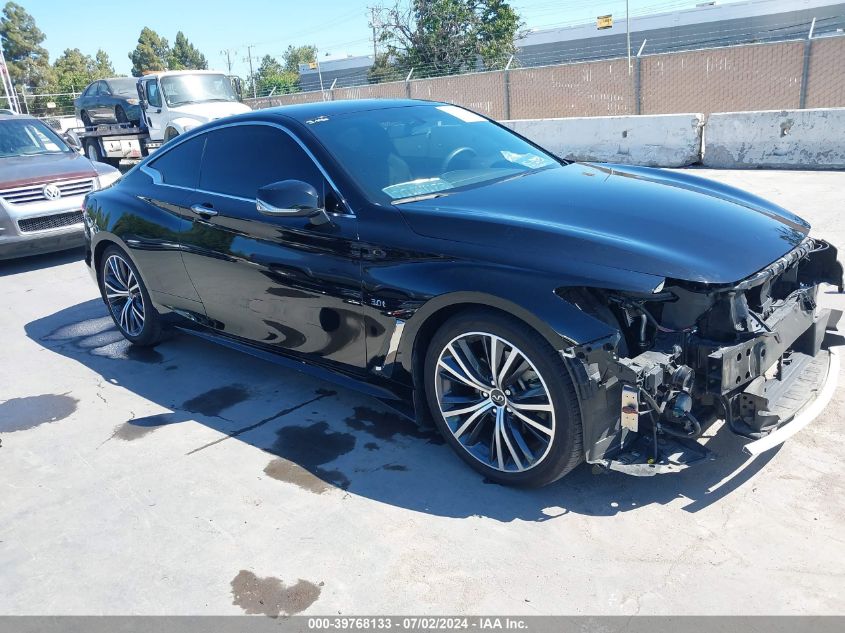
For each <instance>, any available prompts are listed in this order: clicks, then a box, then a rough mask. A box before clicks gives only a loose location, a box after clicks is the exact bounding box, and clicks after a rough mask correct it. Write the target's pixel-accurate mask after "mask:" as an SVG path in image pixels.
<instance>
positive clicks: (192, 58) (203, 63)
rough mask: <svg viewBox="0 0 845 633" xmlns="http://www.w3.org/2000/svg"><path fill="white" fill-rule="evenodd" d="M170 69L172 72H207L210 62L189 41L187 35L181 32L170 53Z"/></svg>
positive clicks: (177, 34)
mask: <svg viewBox="0 0 845 633" xmlns="http://www.w3.org/2000/svg"><path fill="white" fill-rule="evenodd" d="M169 67H170V70H206V69H208V60H206V58H205V55H203V54H202V53H200V52H199V50H197V48H196V47H195V46H194V45H193V44H191V43H190V42H189V41H188V38H187V37H185V34H184V33H183V32H182V31H179V32H178V33H176V40H174V42H173V48H172V49H171V51H170V64H169Z"/></svg>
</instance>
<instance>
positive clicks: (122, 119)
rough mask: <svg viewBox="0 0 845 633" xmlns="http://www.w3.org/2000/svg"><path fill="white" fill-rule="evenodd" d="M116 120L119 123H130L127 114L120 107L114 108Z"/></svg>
mask: <svg viewBox="0 0 845 633" xmlns="http://www.w3.org/2000/svg"><path fill="white" fill-rule="evenodd" d="M114 120H115V121H117V122H118V123H129V117H128V116H126V112H125V111H124V109H123V108H122V107H120V106H119V105H118V106H115V107H114Z"/></svg>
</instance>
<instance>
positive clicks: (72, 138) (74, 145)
mask: <svg viewBox="0 0 845 633" xmlns="http://www.w3.org/2000/svg"><path fill="white" fill-rule="evenodd" d="M62 138H63V139H64V142H65V143H67V144H68V145H69V146H70V148H71V149H72V150H74V151H76V152H79V151H81V150H82V143H80V142H79V138H78V137H77V136H76V134H72V133H71V132H65V134H64V135H63V136H62Z"/></svg>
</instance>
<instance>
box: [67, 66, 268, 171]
mask: <svg viewBox="0 0 845 633" xmlns="http://www.w3.org/2000/svg"><path fill="white" fill-rule="evenodd" d="M135 82H136V84H135V90H136V91H137V96H138V101H139V104H138V106H137V107H138V109H139V112H140V120H139V121H138V122H137V123H134V122H132V121H116V122H114V123H104V124H101V125H94V123H93V122H92V123H91V125H88V123H87V122H86V125H85V126H84V127H82V128H76V129H72V130H69V132H68V134H69V136H70V137H71V138H72V142H73V143H75V144H77V145H78V146H79V147H81V148H82V149H83V151H84V152H85V154H86V156H88V158H89V159H90V160H92V161H100V162H107V163H110V164H112V165H118V164H120V163H121V162H123V163H133V162H137V161H139V160H140V159H141V158H142V157H144V156H147V155H148V154H150V153H152V152H153V151H155V150H156V149H158V148H159V147H161V145H162V144H163V143H165V142H167V141H169V140H171V139H173V138H176V137H177V136H179V135H180V134H184V133H185V132H188V131H190V130H192V129H193V128H195V127H197V126H199V125H202V124H203V123H208V122H210V121H215V120H217V119H220V118H223V117H227V116H231V115H233V114H241V113H243V112H250V111H251V108H250V107H249V106H248V105H246V104H245V103H242V102H241V101H240V93H241V87H240V86H241V84H240V79H238V78H237V77H233V76H229V75H226V74H224V73H221V72H217V71H212V70H173V71H162V72H154V73H148V74H146V75H144V76H142V77H139V78H137V80H135ZM133 101H134V100H133ZM89 116H90V115H89Z"/></svg>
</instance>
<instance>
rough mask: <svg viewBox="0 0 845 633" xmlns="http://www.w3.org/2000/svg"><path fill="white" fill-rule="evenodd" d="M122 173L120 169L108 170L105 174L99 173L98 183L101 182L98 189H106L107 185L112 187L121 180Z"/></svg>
mask: <svg viewBox="0 0 845 633" xmlns="http://www.w3.org/2000/svg"><path fill="white" fill-rule="evenodd" d="M121 175H122V174H121V173H120V172H119V171H118V170H116V169H115V170H114V171H108V172H106V173H104V174H98V175H97V183H98V184H99V187H98V189H105V188H106V187H110V186H111V185H113V184H114V183H116V182H117V181H118V180H120V177H121Z"/></svg>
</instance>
